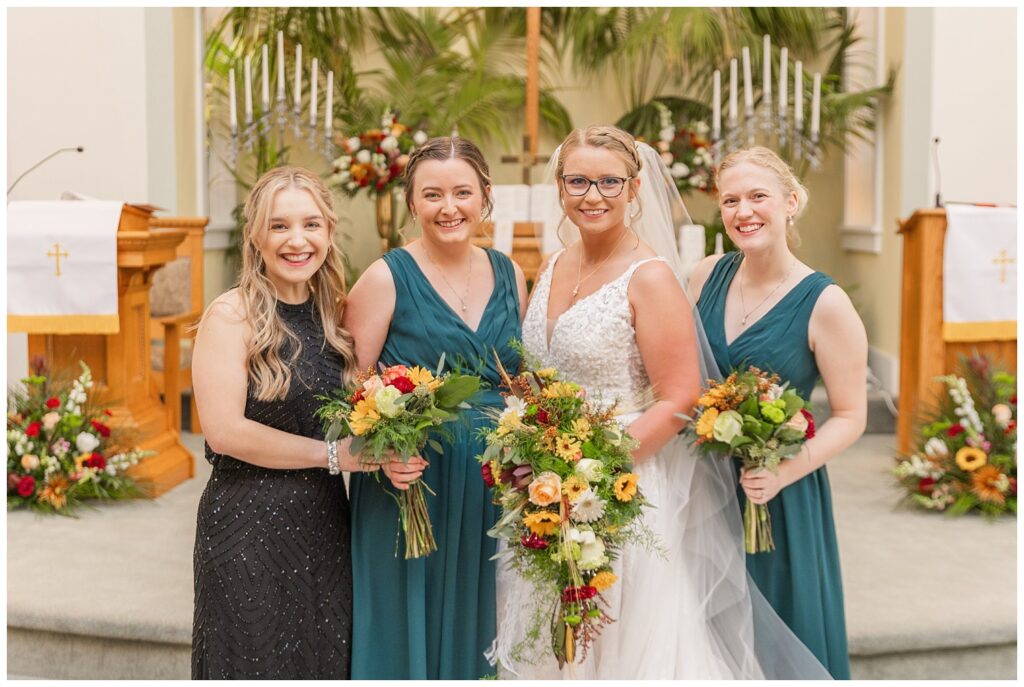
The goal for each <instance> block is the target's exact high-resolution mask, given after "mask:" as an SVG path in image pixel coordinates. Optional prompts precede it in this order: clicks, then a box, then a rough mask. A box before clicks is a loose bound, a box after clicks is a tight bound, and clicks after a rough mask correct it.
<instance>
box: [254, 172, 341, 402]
mask: <svg viewBox="0 0 1024 687" xmlns="http://www.w3.org/2000/svg"><path fill="white" fill-rule="evenodd" d="M288 188H294V189H299V190H303V191H309V194H310V195H311V196H312V197H313V201H314V202H315V203H316V205H317V208H318V209H319V210H320V213H321V214H322V215H323V217H324V220H325V221H326V222H327V235H328V240H329V243H328V244H327V257H326V259H325V260H324V262H323V264H322V265H321V266H320V268H319V269H318V270H317V271H316V273H315V274H313V276H312V277H311V278H310V280H309V290H310V292H311V293H312V298H313V301H314V303H315V305H316V310H317V312H318V313H320V321H321V322H322V324H323V329H324V340H325V347H326V346H330V347H331V348H333V349H334V350H336V351H337V352H338V353H340V354H341V357H342V358H343V359H344V361H345V365H344V369H343V370H342V378H341V379H339V380H338V382H339V383H341V384H344V383H345V382H347V381H348V380H349V379H350V378H351V375H352V372H353V370H354V368H355V365H356V362H355V346H354V344H353V342H352V336H351V335H350V334H349V333H348V332H347V331H346V330H344V329H342V327H341V314H342V312H343V311H344V308H345V267H344V264H343V263H342V259H341V253H340V251H339V250H338V248H337V246H335V245H334V229H335V226H337V223H338V218H337V215H335V214H334V198H333V196H332V195H331V192H330V191H329V190H328V189H327V186H325V185H324V182H323V181H322V180H321V179H320V177H318V176H317V175H316V174H314V173H313V172H311V171H309V170H308V169H304V168H302V167H277V168H275V169H272V170H270V171H269V172H267V173H266V174H264V175H263V176H261V177H260V178H259V180H257V182H256V183H255V185H253V187H252V190H251V191H250V192H249V196H248V198H246V201H245V209H244V211H243V212H244V216H245V226H244V228H243V229H242V271H241V276H240V277H239V280H238V293H239V296H240V297H241V301H242V312H243V314H244V315H243V316H244V317H245V318H246V319H247V321H248V323H249V325H250V327H251V330H252V337H251V339H250V340H249V343H248V346H247V348H246V355H245V368H246V372H247V373H248V375H249V381H250V384H251V386H252V388H253V390H254V393H255V395H256V398H257V399H259V400H261V401H271V400H281V399H284V398H285V396H287V394H288V389H289V388H290V387H291V382H292V370H291V368H292V366H293V365H294V363H295V361H296V360H297V359H298V357H299V354H300V352H301V350H302V341H301V340H300V339H299V337H298V336H297V335H296V334H295V333H294V332H293V331H291V329H289V328H288V326H287V325H286V324H285V323H284V321H282V319H281V316H280V315H279V314H278V312H277V297H276V288H275V287H274V284H273V282H271V281H270V279H269V278H268V277H267V266H266V263H265V262H264V260H263V254H262V253H261V252H260V244H261V243H262V242H263V240H264V238H265V236H266V234H267V232H268V231H269V230H270V213H271V208H272V207H273V203H274V197H275V196H276V195H277V192H278V191H281V190H284V189H288ZM286 339H287V340H289V341H290V342H291V344H292V345H291V355H290V357H289V358H288V360H284V359H282V357H281V351H282V350H283V349H282V347H283V345H284V342H285V340H286Z"/></svg>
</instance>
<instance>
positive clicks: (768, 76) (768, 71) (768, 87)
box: [763, 33, 772, 98]
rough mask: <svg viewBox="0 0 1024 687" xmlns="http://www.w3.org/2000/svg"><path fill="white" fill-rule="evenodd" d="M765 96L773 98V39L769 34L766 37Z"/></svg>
mask: <svg viewBox="0 0 1024 687" xmlns="http://www.w3.org/2000/svg"><path fill="white" fill-rule="evenodd" d="M763 67H764V77H763V79H764V96H765V97H766V98H771V96H772V38H771V36H769V35H768V34H767V33H766V34H765V35H764V65H763Z"/></svg>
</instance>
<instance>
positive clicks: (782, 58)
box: [779, 48, 789, 117]
mask: <svg viewBox="0 0 1024 687" xmlns="http://www.w3.org/2000/svg"><path fill="white" fill-rule="evenodd" d="M788 95H789V48H783V49H782V50H780V51H779V114H780V115H782V116H783V117H785V116H786V109H787V106H788V105H789V103H788V102H786V101H787V99H788V98H787V96H788Z"/></svg>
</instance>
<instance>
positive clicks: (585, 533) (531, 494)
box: [477, 361, 654, 667]
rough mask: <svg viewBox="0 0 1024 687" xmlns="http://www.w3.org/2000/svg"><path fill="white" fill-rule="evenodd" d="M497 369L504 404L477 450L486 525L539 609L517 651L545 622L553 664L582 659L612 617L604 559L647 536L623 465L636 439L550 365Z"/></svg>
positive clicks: (640, 501) (610, 578) (632, 479)
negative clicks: (494, 514) (491, 518)
mask: <svg viewBox="0 0 1024 687" xmlns="http://www.w3.org/2000/svg"><path fill="white" fill-rule="evenodd" d="M499 369H500V372H501V375H502V379H503V383H504V386H505V387H506V388H507V389H508V391H507V392H503V395H504V396H505V407H504V409H499V408H495V409H493V410H492V417H493V419H494V420H495V422H496V426H495V427H494V428H493V429H491V430H482V432H483V433H484V436H485V438H486V444H487V448H486V449H485V451H484V453H483V455H480V456H478V457H477V460H479V461H480V463H481V473H482V475H483V479H484V482H485V483H486V484H487V486H488V487H490V488H491V490H492V492H493V495H494V500H495V503H497V504H498V505H500V506H501V516H500V518H499V520H498V522H497V524H495V526H494V527H493V528H492V529H491V530H490V531H489V532H488V534H489V535H490V536H492V537H495V538H497V539H499V540H502V541H504V542H505V544H506V546H507V552H506V553H505V555H509V556H511V565H512V567H513V568H514V569H515V571H516V572H517V573H518V574H519V575H521V576H522V577H523V578H525V579H526V580H528V581H529V582H531V583H532V584H533V586H534V588H535V591H536V593H537V594H538V598H535V599H533V601H535V602H537V601H540V603H539V605H538V608H540V609H542V610H541V612H539V613H536V614H534V617H533V618H532V620H531V627H529V628H527V630H526V636H524V637H522V638H521V641H520V642H519V644H518V645H517V648H516V652H517V653H521V652H522V651H523V650H524V649H525V648H526V647H527V646H529V645H530V644H532V642H533V640H534V639H536V638H537V637H538V636H540V629H541V627H542V626H543V624H544V623H545V622H550V626H551V651H552V652H553V653H554V656H555V658H556V659H557V660H558V664H559V667H561V666H563V665H565V664H566V663H570V664H571V663H573V662H574V661H575V660H576V658H577V656H579V660H580V661H582V660H583V659H584V658H585V657H586V653H587V649H588V647H589V646H590V644H591V642H593V640H594V638H595V636H596V635H597V634H598V633H599V632H600V629H601V627H602V626H604V625H606V624H607V623H610V622H613V619H612V618H611V617H609V616H608V614H607V612H606V611H605V610H604V608H602V606H605V607H606V606H607V604H605V602H604V599H603V597H602V594H601V593H602V592H603V591H605V590H606V589H608V588H609V587H611V586H612V585H614V584H615V582H616V580H617V577H616V575H615V573H613V572H612V568H611V562H612V560H614V559H615V558H616V557H617V554H618V552H619V551H620V550H621V547H622V546H623V544H625V543H626V542H629V541H638V540H639V541H643V542H644V543H651V542H652V541H653V537H654V535H653V533H651V532H650V530H649V529H647V528H646V527H644V525H643V523H642V519H641V511H642V508H643V507H644V506H645V505H646V501H645V500H644V497H643V494H642V493H641V491H640V489H639V485H638V483H637V476H636V475H635V474H634V473H633V472H631V461H632V455H631V452H632V450H633V449H634V448H635V447H636V445H637V442H636V440H635V439H633V438H632V437H630V436H629V435H628V434H626V433H625V432H623V431H622V429H621V428H620V427H619V426H618V424H616V422H615V420H614V414H615V409H614V407H613V408H609V409H599V408H598V407H596V405H595V404H592V403H590V402H588V401H587V399H586V394H585V392H584V390H583V389H582V388H581V387H580V386H579V385H578V384H574V383H572V382H568V381H562V380H559V379H558V374H557V371H556V370H555V369H554V368H548V369H543V370H536V371H533V370H527V371H525V372H522V373H520V374H519V375H517V376H515V377H510V376H509V375H508V373H507V372H506V371H505V370H504V369H501V368H500V361H499ZM499 555H501V554H499ZM522 602H523V603H524V604H526V603H527V602H528V600H527V599H523V600H522ZM548 619H550V620H548Z"/></svg>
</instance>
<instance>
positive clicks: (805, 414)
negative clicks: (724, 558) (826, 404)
mask: <svg viewBox="0 0 1024 687" xmlns="http://www.w3.org/2000/svg"><path fill="white" fill-rule="evenodd" d="M807 405H808V404H807V402H806V401H804V399H802V398H800V396H799V394H797V393H796V392H795V391H794V390H793V389H790V388H789V384H788V383H787V384H784V385H782V386H779V376H778V375H776V374H767V373H765V372H762V371H761V370H759V369H757V368H756V367H753V366H751V367H750V368H749V369H747V370H746V371H745V372H739V371H735V372H733V373H732V374H730V375H729V376H728V377H726V378H725V380H724V381H721V382H717V383H715V382H709V386H708V389H707V390H706V391H705V392H704V394H703V395H702V396H701V397H700V399H699V400H698V401H697V407H696V408H695V409H694V415H695V417H693V418H689V417H687V418H685V419H687V420H691V422H690V424H689V425H687V428H686V430H685V431H686V433H687V434H689V435H692V436H694V437H695V438H696V443H697V448H698V450H699V451H701V453H704V454H706V455H710V456H713V457H720V456H726V457H729V456H736V457H738V458H739V459H740V460H741V462H742V465H743V468H744V469H745V470H770V471H771V472H773V473H776V474H777V473H778V471H779V464H780V463H781V462H782V461H783V460H784V459H787V458H792V457H793V456H795V455H796V454H797V452H798V451H799V450H800V447H801V445H803V443H804V442H805V441H806V440H808V439H810V438H812V437H813V436H814V416H813V415H811V413H810V411H809V410H808V409H807ZM743 530H744V541H745V543H746V551H747V553H762V552H765V551H773V550H774V549H775V543H774V542H773V541H772V522H771V517H770V516H769V514H768V506H767V504H756V503H752V502H751V501H750V500H747V506H746V509H745V510H744V512H743Z"/></svg>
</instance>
